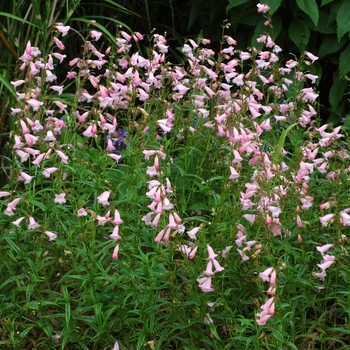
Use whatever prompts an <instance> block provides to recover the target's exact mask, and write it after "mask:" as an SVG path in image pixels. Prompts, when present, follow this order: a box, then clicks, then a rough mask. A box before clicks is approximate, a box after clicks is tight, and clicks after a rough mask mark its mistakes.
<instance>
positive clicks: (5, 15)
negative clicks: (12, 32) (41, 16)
mask: <svg viewBox="0 0 350 350" xmlns="http://www.w3.org/2000/svg"><path fill="white" fill-rule="evenodd" d="M0 17H5V18H12V19H15V20H16V21H18V22H21V23H26V24H29V25H31V26H33V27H35V28H37V29H40V27H38V26H37V25H35V24H33V23H32V22H28V21H26V20H25V19H23V18H21V17H17V16H15V15H12V14H11V13H7V12H0Z"/></svg>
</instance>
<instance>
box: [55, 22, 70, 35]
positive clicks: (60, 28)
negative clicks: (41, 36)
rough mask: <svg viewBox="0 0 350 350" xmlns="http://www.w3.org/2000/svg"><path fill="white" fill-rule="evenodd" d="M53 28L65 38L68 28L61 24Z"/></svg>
mask: <svg viewBox="0 0 350 350" xmlns="http://www.w3.org/2000/svg"><path fill="white" fill-rule="evenodd" d="M55 28H56V29H57V30H58V31H59V32H60V33H62V36H66V35H67V34H68V32H69V29H70V26H64V25H63V24H62V25H61V24H60V25H57V26H55Z"/></svg>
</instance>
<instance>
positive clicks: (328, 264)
mask: <svg viewBox="0 0 350 350" xmlns="http://www.w3.org/2000/svg"><path fill="white" fill-rule="evenodd" d="M333 263H334V260H329V261H325V262H323V263H321V264H317V266H318V267H319V268H320V269H321V270H322V271H324V270H326V269H328V267H329V266H331V265H332V264H333Z"/></svg>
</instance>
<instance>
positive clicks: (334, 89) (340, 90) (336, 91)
mask: <svg viewBox="0 0 350 350" xmlns="http://www.w3.org/2000/svg"><path fill="white" fill-rule="evenodd" d="M347 86H348V82H347V81H346V80H345V79H341V80H336V81H335V82H334V83H333V85H332V86H331V89H330V91H329V102H330V104H331V106H332V107H333V108H337V106H338V104H339V102H340V101H341V100H342V98H343V97H344V93H345V90H346V88H347Z"/></svg>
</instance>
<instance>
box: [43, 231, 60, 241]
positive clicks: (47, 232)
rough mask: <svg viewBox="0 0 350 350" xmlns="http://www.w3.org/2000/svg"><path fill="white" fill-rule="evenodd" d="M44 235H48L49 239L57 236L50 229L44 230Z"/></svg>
mask: <svg viewBox="0 0 350 350" xmlns="http://www.w3.org/2000/svg"><path fill="white" fill-rule="evenodd" d="M44 233H45V235H46V236H47V237H49V241H54V240H55V239H56V238H57V235H56V233H53V232H51V231H44Z"/></svg>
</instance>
